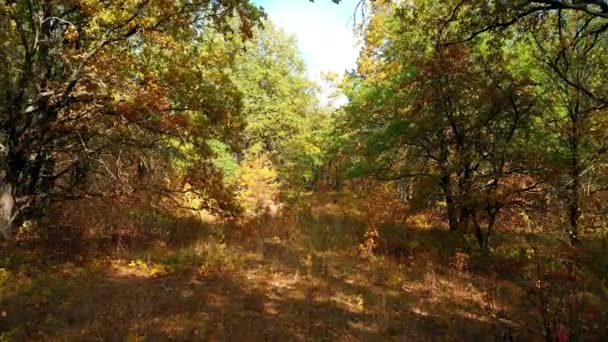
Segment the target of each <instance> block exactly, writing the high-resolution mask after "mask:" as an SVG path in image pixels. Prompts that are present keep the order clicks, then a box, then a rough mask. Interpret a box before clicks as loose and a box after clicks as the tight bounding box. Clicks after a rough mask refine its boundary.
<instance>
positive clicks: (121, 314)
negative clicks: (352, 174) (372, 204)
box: [0, 195, 608, 341]
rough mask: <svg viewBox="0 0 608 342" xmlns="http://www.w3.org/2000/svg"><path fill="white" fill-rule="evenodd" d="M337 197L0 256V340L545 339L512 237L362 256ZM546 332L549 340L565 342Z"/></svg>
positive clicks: (410, 237) (596, 326)
mask: <svg viewBox="0 0 608 342" xmlns="http://www.w3.org/2000/svg"><path fill="white" fill-rule="evenodd" d="M336 196H337V197H336V198H333V197H331V196H329V197H327V198H323V199H313V200H311V207H310V208H311V209H310V212H309V215H308V216H307V217H305V218H300V219H299V220H298V221H299V222H292V224H293V226H291V227H285V226H284V225H285V224H286V223H285V222H284V221H280V222H272V220H271V221H269V222H266V224H267V227H268V229H267V230H266V231H265V232H259V231H257V232H255V233H251V232H250V233H243V231H242V230H239V231H238V232H237V230H238V229H236V228H232V230H230V229H228V228H226V227H215V226H213V225H209V224H207V225H205V224H202V223H196V222H195V220H192V219H187V220H186V219H184V220H183V221H180V220H179V219H176V221H175V222H174V224H175V225H177V226H178V227H179V225H180V224H181V225H183V230H184V231H187V234H184V235H183V236H181V237H180V238H179V239H173V238H169V239H157V240H150V241H146V243H139V242H138V241H135V240H129V239H127V238H126V237H121V241H113V240H112V239H109V240H104V241H91V240H90V239H82V240H79V239H78V238H77V237H70V236H69V235H67V234H62V235H61V238H57V239H56V240H57V241H54V242H53V241H48V240H47V241H44V242H37V241H27V240H26V241H20V242H19V243H15V244H12V245H10V246H9V245H6V246H3V247H2V249H1V250H0V341H4V340H6V341H12V340H31V341H37V340H51V341H53V340H57V341H68V340H69V341H88V340H106V341H144V340H146V341H190V340H203V341H233V340H236V341H239V340H240V341H387V340H396V341H434V340H436V341H461V340H470V341H473V340H474V341H510V340H515V341H524V340H525V341H528V340H542V339H543V337H542V334H543V331H542V330H543V327H544V326H545V325H543V321H542V320H541V319H540V318H539V317H540V316H539V311H536V310H535V305H534V303H536V301H535V298H536V297H534V296H537V297H538V295H539V293H536V294H535V293H534V292H533V291H530V290H529V288H528V287H527V285H526V284H527V283H529V281H528V280H526V279H525V277H523V276H522V274H524V273H525V271H524V270H525V269H526V264H525V263H524V264H522V262H520V261H521V260H524V261H525V260H528V261H527V262H528V264H529V263H531V261H529V260H530V258H526V257H524V256H522V255H523V254H525V251H524V252H522V253H523V254H522V255H516V254H517V253H510V254H508V253H506V252H504V253H503V252H501V251H502V250H504V251H507V250H510V251H513V250H515V251H520V250H522V242H521V241H520V240H517V239H515V238H512V239H511V240H509V239H506V238H501V237H500V236H499V237H497V239H496V241H495V243H496V244H500V243H502V244H503V247H504V248H503V249H497V250H496V251H495V252H494V253H493V254H492V255H491V256H483V257H482V256H476V255H475V253H474V252H473V247H474V244H472V245H473V246H469V245H471V242H470V241H468V240H466V239H463V238H462V237H461V236H455V235H451V234H448V233H447V232H445V231H439V230H433V229H428V230H420V231H407V233H406V235H405V236H406V237H407V246H406V248H405V249H404V250H406V251H407V253H400V254H399V255H398V257H397V256H395V255H377V256H374V257H369V258H362V257H361V256H360V254H361V253H360V250H359V244H360V243H361V239H362V236H363V234H364V232H365V223H364V222H362V221H361V220H360V219H357V218H354V217H352V216H351V215H347V214H345V213H344V210H343V208H342V207H341V206H342V205H343V204H342V203H343V201H345V200H343V196H338V195H336ZM338 198H339V199H340V201H339V202H338V203H335V202H336V201H337V199H338ZM501 239H502V240H501ZM114 240H116V239H114ZM524 249H525V248H524ZM594 260H595V261H594V263H593V264H590V266H589V267H591V268H589V269H587V270H586V271H585V272H586V274H585V279H586V282H585V283H586V284H588V285H589V286H588V295H587V297H588V300H586V301H585V303H591V304H586V305H585V307H584V308H582V307H580V308H577V312H575V314H576V315H578V316H577V317H579V318H580V319H579V320H582V321H584V322H585V323H584V326H581V327H580V329H579V330H580V332H581V333H580V334H581V336H586V337H585V338H582V340H591V341H593V340H601V339H602V336H603V337H606V336H608V332H607V331H606V328H605V327H606V326H608V324H605V323H606V322H607V319H608V317H607V316H606V310H605V308H607V307H608V306H607V305H606V303H608V301H607V292H606V288H605V287H603V285H604V284H603V283H602V281H605V280H604V279H601V276H600V275H598V274H596V273H597V272H595V271H593V270H592V268H593V267H595V266H597V267H603V266H604V264H601V265H600V262H599V261H597V258H596V259H594ZM602 262H603V263H605V261H602ZM604 274H605V271H604ZM552 295H553V297H554V298H557V296H558V294H557V293H553V294H552ZM571 313H572V312H569V313H568V314H571ZM558 316H559V313H557V312H556V313H555V317H556V318H555V320H554V321H555V322H558V321H559V319H558V318H559V317H558ZM570 316H572V315H570ZM555 328H556V329H558V331H557V333H556V335H555V336H556V338H561V337H560V336H562V335H564V334H566V335H567V334H568V333H569V332H568V331H567V330H566V332H565V333H562V335H560V333H559V331H561V330H559V329H562V330H563V329H566V328H565V327H562V325H560V324H557V323H556V325H555Z"/></svg>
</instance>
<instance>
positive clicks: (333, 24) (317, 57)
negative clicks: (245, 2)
mask: <svg viewBox="0 0 608 342" xmlns="http://www.w3.org/2000/svg"><path fill="white" fill-rule="evenodd" d="M357 1H358V0H342V2H341V3H340V4H339V5H336V4H334V3H333V2H331V0H315V3H311V2H310V1H309V0H253V2H254V3H256V4H257V5H258V6H262V7H264V9H265V10H266V13H267V14H268V17H269V18H270V19H271V20H272V21H273V22H274V23H275V24H277V25H278V26H279V27H281V28H282V29H283V30H284V31H286V32H288V33H291V34H294V35H296V37H297V39H298V47H299V50H300V53H301V55H302V58H303V59H304V61H305V62H306V66H307V69H308V73H309V77H310V78H311V79H313V80H319V79H320V73H321V72H324V71H331V72H336V73H338V74H340V75H342V74H343V73H344V70H350V69H354V68H355V66H356V61H357V56H358V54H359V52H358V51H359V49H358V48H357V47H356V46H355V45H356V40H355V35H354V33H353V19H352V17H353V13H354V9H355V6H356V3H357Z"/></svg>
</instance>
